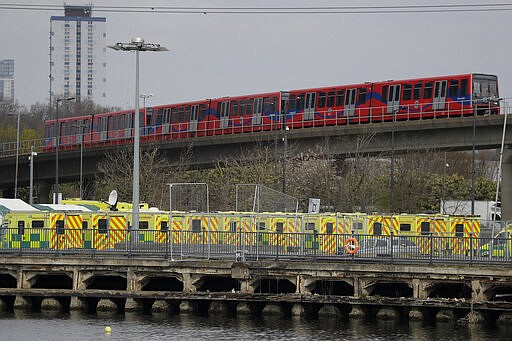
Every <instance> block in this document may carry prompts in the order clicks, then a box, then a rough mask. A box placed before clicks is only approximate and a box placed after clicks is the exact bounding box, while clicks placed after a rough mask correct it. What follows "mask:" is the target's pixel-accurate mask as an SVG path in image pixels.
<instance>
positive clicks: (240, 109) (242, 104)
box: [238, 99, 245, 116]
mask: <svg viewBox="0 0 512 341" xmlns="http://www.w3.org/2000/svg"><path fill="white" fill-rule="evenodd" d="M238 112H239V114H240V116H243V115H245V99H243V100H241V101H240V103H239V104H238Z"/></svg>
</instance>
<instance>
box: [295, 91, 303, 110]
mask: <svg viewBox="0 0 512 341" xmlns="http://www.w3.org/2000/svg"><path fill="white" fill-rule="evenodd" d="M304 98H305V95H304V94H299V95H297V108H296V110H297V111H301V110H304Z"/></svg>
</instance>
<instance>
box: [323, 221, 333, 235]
mask: <svg viewBox="0 0 512 341" xmlns="http://www.w3.org/2000/svg"><path fill="white" fill-rule="evenodd" d="M333 231H334V225H333V223H327V224H325V233H327V234H332V233H333Z"/></svg>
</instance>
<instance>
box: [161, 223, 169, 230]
mask: <svg viewBox="0 0 512 341" xmlns="http://www.w3.org/2000/svg"><path fill="white" fill-rule="evenodd" d="M168 227H169V226H168V225H167V222H166V221H161V222H160V231H162V232H167V230H168Z"/></svg>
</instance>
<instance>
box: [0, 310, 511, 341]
mask: <svg viewBox="0 0 512 341" xmlns="http://www.w3.org/2000/svg"><path fill="white" fill-rule="evenodd" d="M106 326H110V327H111V329H112V332H111V333H110V334H107V333H105V327H106ZM511 332H512V326H493V327H489V326H482V325H458V324H455V323H437V324H435V325H425V324H424V323H422V322H407V321H406V322H397V321H393V322H383V321H374V322H365V321H358V320H350V321H340V320H336V319H312V320H309V319H299V318H289V319H286V318H276V317H263V318H261V317H259V318H254V317H236V318H235V317H202V316H195V315H174V316H169V315H164V314H161V315H160V314H155V315H151V316H141V315H140V314H135V313H134V314H129V313H127V314H126V315H124V316H116V315H105V316H102V315H98V316H96V315H83V314H80V313H74V312H73V313H71V314H66V315H61V314H56V313H55V314H51V313H45V314H42V313H20V312H16V313H12V314H4V315H2V317H0V340H9V341H17V340H20V341H21V340H22V341H28V340H34V341H43V340H52V341H60V340H66V341H68V340H77V341H79V340H108V341H114V340H145V341H146V340H147V341H149V340H240V341H243V340H251V341H253V340H261V339H265V340H287V341H295V340H297V341H299V340H300V341H302V340H304V341H306V340H307V341H311V340H322V341H325V340H429V341H432V340H489V339H493V340H506V339H511V338H512V333H511Z"/></svg>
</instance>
